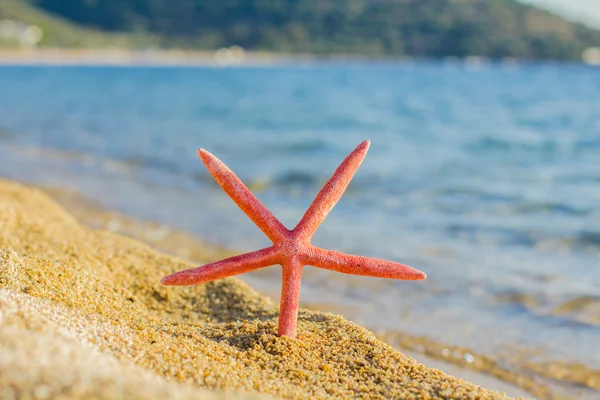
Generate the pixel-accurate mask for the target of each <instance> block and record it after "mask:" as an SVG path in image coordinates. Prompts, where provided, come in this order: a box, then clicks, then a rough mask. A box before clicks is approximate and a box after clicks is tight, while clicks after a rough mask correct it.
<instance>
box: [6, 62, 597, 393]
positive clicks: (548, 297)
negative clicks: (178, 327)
mask: <svg viewBox="0 0 600 400" xmlns="http://www.w3.org/2000/svg"><path fill="white" fill-rule="evenodd" d="M367 138H368V139H370V140H371V141H372V143H371V148H370V150H369V153H368V154H367V157H366V159H365V161H364V162H363V164H362V166H361V168H360V170H359V171H358V173H357V174H356V176H355V178H354V180H353V181H352V183H351V185H350V187H349V188H348V190H347V192H346V194H345V195H344V197H343V198H342V199H341V201H340V202H339V203H338V205H337V206H336V207H335V209H334V210H333V212H332V213H331V214H330V216H329V217H328V218H327V220H326V221H325V222H324V223H323V225H322V226H321V227H320V228H319V230H318V231H317V234H316V235H315V237H314V240H313V243H314V244H316V245H318V246H322V247H326V248H331V249H335V250H340V251H345V252H349V253H353V254H360V255H366V256H375V257H379V258H388V259H390V260H394V261H398V262H402V263H405V264H409V265H411V266H413V267H415V268H418V269H420V270H422V271H425V272H426V273H427V275H428V278H427V280H426V281H423V282H400V281H389V280H380V279H375V278H364V277H353V276H346V275H342V274H335V273H332V272H328V271H321V270H316V269H315V268H310V267H307V268H305V269H304V280H303V286H302V296H301V299H302V302H303V304H305V305H313V306H314V307H316V308H323V309H327V308H329V309H333V310H335V311H336V312H339V313H341V314H342V315H344V316H345V317H347V318H349V319H352V320H353V321H356V322H358V323H360V324H362V325H364V326H366V327H368V328H370V329H373V330H374V331H376V332H397V333H400V334H403V335H408V336H410V337H421V338H425V339H427V340H431V341H432V342H435V343H440V344H443V345H444V344H445V345H448V346H457V347H460V348H463V349H467V351H468V352H467V353H461V356H464V357H465V360H466V362H472V361H473V357H475V356H474V355H477V356H483V357H486V358H489V359H491V360H494V361H495V362H497V363H499V364H502V365H504V366H505V367H506V368H508V369H511V368H513V369H516V370H519V368H521V371H526V373H528V374H531V375H532V376H534V378H535V379H538V380H539V381H541V382H546V384H548V385H549V386H553V387H554V389H556V390H558V392H560V393H562V394H566V395H570V396H576V397H577V396H578V397H581V398H588V397H589V398H594V396H597V395H598V393H599V392H600V389H599V387H600V372H599V371H600V69H598V68H596V69H594V68H589V67H585V66H581V65H570V64H521V65H511V66H510V68H507V67H505V66H502V65H501V64H498V65H496V64H490V65H487V66H482V67H481V68H479V69H477V70H473V69H469V68H465V67H462V66H457V65H455V64H452V65H449V64H443V63H383V62H370V63H368V62H364V63H350V62H348V63H313V64H305V65H280V66H272V67H260V68H259V67H246V68H244V67H239V68H220V69H215V68H209V67H205V68H137V67H129V68H118V67H39V66H38V67H35V66H33V67H3V68H0V175H2V176H5V177H10V178H13V179H18V180H24V181H28V182H33V183H38V184H44V185H58V186H62V187H69V188H73V189H76V190H77V191H79V192H81V193H82V194H84V195H87V196H89V197H91V198H93V199H94V200H96V201H98V202H99V203H100V204H102V205H104V206H105V207H107V208H110V209H116V210H119V211H122V212H126V213H129V214H131V215H133V216H136V217H139V218H143V219H151V220H156V221H160V222H162V223H164V224H166V225H168V226H171V227H176V228H181V229H186V230H188V231H190V232H192V233H194V234H196V235H198V236H199V237H200V238H201V239H203V240H204V241H206V242H208V243H216V244H222V245H226V246H229V247H232V248H235V249H239V250H240V251H246V250H253V249H256V248H259V247H262V246H267V245H268V244H269V242H268V240H267V239H266V237H264V235H263V234H262V233H261V232H260V231H259V230H258V229H257V228H256V227H255V226H254V225H253V223H252V222H250V221H249V220H248V218H247V217H246V216H245V215H244V214H243V213H242V212H241V211H240V210H238V209H237V207H236V206H235V204H234V203H233V202H232V201H231V200H230V199H229V198H228V197H227V195H226V194H225V193H224V192H222V190H221V189H220V188H219V186H218V185H217V184H216V183H215V182H214V181H213V180H212V178H211V177H210V175H209V174H208V173H207V171H206V170H205V168H204V166H203V165H202V163H201V162H200V160H199V159H198V157H197V155H196V150H197V149H198V148H200V147H202V148H205V149H207V150H209V151H210V152H212V153H213V154H215V155H216V156H217V157H219V158H220V159H221V160H222V161H224V162H225V163H226V164H227V165H228V166H229V167H230V168H231V169H232V170H233V171H234V172H236V173H237V174H238V176H239V177H240V178H241V179H242V180H243V181H244V182H245V183H246V184H247V185H248V186H249V187H250V188H251V189H252V190H253V192H254V193H255V194H256V195H257V197H258V198H259V199H260V200H261V201H263V202H264V204H265V205H266V206H267V207H268V208H269V209H270V210H271V211H272V212H273V213H274V214H275V215H276V216H277V217H278V218H280V219H281V221H282V222H283V223H284V224H285V225H286V226H287V227H288V228H292V227H293V226H294V225H295V223H297V221H298V220H299V219H300V218H301V216H302V214H303V212H304V211H305V209H306V208H307V207H308V205H309V204H310V202H311V201H312V199H313V198H314V196H315V195H316V193H317V192H318V191H319V189H320V188H321V186H322V185H323V183H324V182H325V181H326V180H327V179H328V178H329V176H330V175H331V173H332V172H333V171H334V170H335V168H336V167H337V165H338V164H339V163H340V162H341V160H342V159H343V158H344V157H345V156H346V155H347V154H348V153H350V151H352V150H353V149H354V147H355V146H357V145H358V144H359V143H360V142H361V141H363V140H364V139H367ZM279 277H280V275H279V271H278V268H277V267H272V268H271V269H269V270H263V271H261V272H259V273H256V274H252V275H249V276H242V278H243V279H246V280H247V281H248V282H249V283H250V284H251V285H252V286H254V287H255V288H256V289H257V290H259V291H261V292H263V293H266V294H269V295H271V296H273V297H276V296H277V293H278V291H279V288H280V280H279V279H280V278H279ZM442 352H443V351H442ZM465 354H466V355H465ZM467 355H468V356H467ZM447 356H448V354H447V352H446V354H442V357H441V358H443V357H447ZM558 364H560V365H563V366H564V368H566V370H574V369H576V368H579V369H578V371H579V372H578V374H579V375H578V376H579V377H580V378H577V379H573V378H564V376H565V374H563V375H561V374H560V373H556V374H550V375H548V374H545V372H543V371H544V370H548V368H549V367H548V366H549V365H558ZM531 365H535V366H536V368H530V367H528V366H531ZM523 373H525V372H523ZM567 375H568V374H567ZM581 377H582V378H581Z"/></svg>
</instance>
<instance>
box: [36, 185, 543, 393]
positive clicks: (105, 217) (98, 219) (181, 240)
mask: <svg viewBox="0 0 600 400" xmlns="http://www.w3.org/2000/svg"><path fill="white" fill-rule="evenodd" d="M36 187H39V189H41V190H43V191H44V192H45V193H46V194H48V195H49V196H50V197H51V198H52V199H53V200H54V201H56V202H57V203H58V204H60V205H61V206H62V207H64V208H65V209H66V210H68V212H69V213H70V214H71V215H73V216H74V217H75V218H76V219H77V220H78V221H79V222H80V223H82V224H84V225H85V226H88V227H90V228H93V229H106V230H109V231H111V232H114V233H117V234H122V235H126V236H128V237H131V238H133V239H136V240H141V241H143V242H145V243H147V244H149V245H150V246H152V247H153V248H156V249H158V250H160V251H164V252H166V253H167V254H169V255H173V256H176V257H180V258H183V259H185V260H188V261H190V262H194V263H201V262H211V261H215V260H217V259H220V258H224V257H230V256H233V255H237V254H239V253H240V251H235V250H233V249H227V248H225V247H221V246H215V245H212V244H211V245H207V244H205V243H204V242H203V241H202V239H200V238H198V237H196V236H194V235H192V234H190V233H188V232H185V231H182V230H178V229H173V228H171V227H168V226H166V225H163V224H160V223H157V222H153V221H145V220H139V219H136V218H133V217H130V216H127V215H124V214H122V213H120V212H116V211H111V210H107V209H105V208H104V207H102V206H101V205H99V204H96V203H94V202H93V201H92V200H91V199H89V198H86V197H85V196H83V195H81V194H79V193H76V192H74V191H72V190H68V189H63V188H56V187H44V186H36ZM301 308H303V309H309V310H315V311H323V307H314V306H312V305H310V306H308V308H307V305H301ZM325 310H326V311H330V312H333V313H334V314H337V313H338V312H339V310H337V309H336V307H335V306H331V305H327V306H326V307H325ZM376 336H377V337H378V338H379V339H380V340H382V341H384V342H385V343H388V344H390V345H392V347H394V348H395V349H397V350H398V351H401V352H402V353H403V354H405V355H408V356H410V357H412V358H414V359H415V360H417V361H419V362H420V363H422V364H423V365H425V366H426V367H429V368H436V369H440V370H442V371H444V372H445V373H447V374H449V375H452V376H455V377H457V378H461V379H465V380H467V381H469V382H471V383H474V384H476V385H479V386H482V387H486V388H489V389H491V390H495V391H498V392H501V393H502V392H504V393H506V394H508V395H510V396H513V397H531V395H530V394H529V393H528V392H527V391H526V390H525V389H524V388H521V387H519V386H517V385H515V382H514V380H513V382H510V381H507V380H503V379H500V378H498V377H496V376H494V374H492V373H486V372H485V371H484V370H481V369H478V368H464V367H462V366H460V365H457V364H456V363H452V362H449V360H443V359H439V358H434V357H431V355H428V354H426V353H423V352H417V351H415V348H416V347H418V346H414V345H413V346H399V344H401V342H399V341H395V340H393V338H392V337H391V336H393V335H388V334H383V335H381V334H377V335H376ZM421 344H425V343H421ZM467 365H468V364H467ZM490 372H491V371H490ZM504 376H511V375H510V374H508V375H506V374H505V375H504ZM521 383H526V382H525V381H523V382H521ZM525 386H527V385H525ZM529 388H530V389H533V392H534V393H535V392H538V391H539V390H540V389H539V388H536V387H535V386H534V385H530V386H529Z"/></svg>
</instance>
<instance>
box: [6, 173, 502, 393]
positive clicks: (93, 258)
mask: <svg viewBox="0 0 600 400" xmlns="http://www.w3.org/2000/svg"><path fill="white" fill-rule="evenodd" d="M190 267H191V265H190V264H188V263H187V262H185V261H183V260H180V259H177V258H174V257H171V256H167V255H164V254H161V253H159V252H158V251H156V250H154V249H152V248H151V247H149V246H148V245H146V244H143V243H141V242H138V241H136V240H133V239H130V238H127V237H124V236H120V235H117V234H115V233H111V232H108V231H103V230H92V229H90V228H87V227H85V226H83V225H81V224H80V223H79V222H78V221H77V220H76V219H75V218H74V217H72V216H71V215H70V214H68V213H67V212H66V211H65V210H63V209H62V208H61V207H60V206H58V205H57V204H56V203H54V202H53V201H52V200H51V199H50V198H49V197H48V196H47V195H46V194H44V193H42V192H41V191H39V190H37V189H33V188H29V187H25V186H22V185H20V184H17V183H13V182H8V181H2V180H0V398H2V399H4V398H8V399H11V398H21V399H25V398H127V399H137V398H173V399H177V398H182V399H184V398H192V397H193V398H208V399H210V398H223V397H225V398H256V397H263V398H264V397H267V398H268V397H271V396H270V395H274V396H276V397H283V398H328V397H337V398H351V397H352V398H406V399H451V398H453V399H454V398H466V399H503V398H507V397H505V396H503V395H500V394H498V393H497V392H493V391H489V390H486V389H483V388H480V387H478V386H476V385H473V384H470V383H468V382H465V381H463V380H460V379H456V378H454V377H452V376H450V375H446V374H444V373H443V372H441V371H439V370H436V369H428V368H426V367H424V366H423V365H421V364H419V363H417V362H416V361H415V360H413V359H412V358H410V357H407V356H405V355H403V354H401V353H400V352H398V351H396V350H394V349H393V348H392V347H390V346H389V345H387V344H385V343H383V342H381V341H379V340H378V339H377V338H375V336H374V335H373V333H372V332H370V331H368V330H366V329H364V328H362V327H360V326H358V325H356V324H354V323H352V322H350V321H347V320H344V319H343V318H341V317H339V316H335V315H332V314H328V313H320V312H315V311H306V310H301V312H300V317H299V323H298V339H297V340H295V339H289V338H279V337H277V336H276V335H275V333H276V325H277V313H278V311H277V305H276V304H273V302H272V301H271V300H269V299H268V298H266V297H264V296H262V295H260V294H259V293H257V292H255V291H254V290H253V289H252V288H251V287H249V286H248V285H246V284H244V283H243V282H241V281H240V280H238V279H235V278H229V279H224V280H221V281H217V282H212V283H209V284H204V285H197V286H193V287H184V288H173V287H164V286H161V285H160V283H159V280H160V278H161V277H163V276H165V275H167V274H169V273H172V272H174V271H178V270H181V269H186V268H190Z"/></svg>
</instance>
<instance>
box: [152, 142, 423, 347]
mask: <svg viewBox="0 0 600 400" xmlns="http://www.w3.org/2000/svg"><path fill="white" fill-rule="evenodd" d="M369 144H370V142H369V141H368V140H365V141H364V142H362V143H361V144H360V145H358V147H357V148H356V149H355V150H354V151H353V152H352V153H350V155H349V156H348V157H346V159H345V160H344V161H343V162H342V163H341V164H340V166H339V167H338V168H337V169H336V171H335V173H334V174H333V176H332V177H331V178H330V179H329V181H328V182H327V183H326V184H325V186H324V187H323V189H321V191H320V192H319V194H318V195H317V197H316V198H315V200H314V201H313V202H312V204H311V205H310V207H309V208H308V210H307V211H306V213H305V214H304V216H303V217H302V219H301V220H300V222H299V223H298V225H296V227H295V228H294V229H292V230H289V229H287V228H286V227H285V226H283V224H282V223H281V222H279V220H278V219H277V218H275V217H274V216H273V214H271V212H270V211H269V210H268V209H267V208H266V207H265V206H264V205H263V204H262V203H261V202H260V201H259V200H258V199H257V198H256V197H254V195H253V194H252V193H251V192H250V190H248V188H247V187H246V186H245V185H244V184H243V183H242V181H241V180H240V179H239V178H238V177H237V176H236V175H235V174H234V173H233V172H232V171H231V170H230V169H229V168H227V166H225V164H223V163H222V162H221V161H220V160H219V159H218V158H216V157H215V156H213V155H212V154H210V153H209V152H208V151H206V150H204V149H200V150H198V155H199V156H200V158H201V159H202V162H203V163H204V165H205V166H206V168H207V169H208V171H209V172H210V173H211V174H212V176H213V177H214V178H215V180H216V181H217V182H218V183H219V185H221V187H222V188H223V190H225V192H226V193H227V194H228V195H229V197H231V198H232V199H233V201H235V203H236V204H237V205H238V206H239V207H240V208H241V209H242V211H244V212H245V213H246V215H248V217H250V219H251V220H252V221H253V222H254V223H255V224H256V225H257V226H258V227H259V228H260V229H261V230H262V231H263V232H264V233H265V234H266V235H267V236H268V237H269V239H271V241H272V242H273V246H270V247H267V248H265V249H262V250H257V251H253V252H251V253H246V254H242V255H239V256H235V257H230V258H226V259H224V260H221V261H217V262H214V263H210V264H206V265H204V266H202V267H198V268H192V269H188V270H185V271H180V272H177V273H174V274H172V275H169V276H166V277H165V278H163V279H162V280H161V283H162V284H164V285H195V284H197V283H203V282H209V281H213V280H215V279H221V278H226V277H228V276H233V275H238V274H241V273H244V272H249V271H254V270H256V269H259V268H263V267H267V266H270V265H274V264H280V265H281V266H282V268H283V282H282V287H281V304H280V308H279V336H288V337H291V338H293V337H295V336H296V322H297V319H298V305H299V302H300V280H301V278H302V267H303V266H305V265H314V266H316V267H319V268H324V269H330V270H332V271H338V272H343V273H345V274H353V275H365V276H374V277H379V278H391V279H404V280H420V279H425V277H426V275H425V273H423V272H421V271H418V270H416V269H414V268H411V267H409V266H407V265H403V264H398V263H395V262H391V261H385V260H380V259H377V258H370V257H362V256H354V255H350V254H345V253H340V252H337V251H332V250H325V249H321V248H319V247H315V246H313V245H311V244H310V239H311V238H312V236H313V234H314V233H315V231H316V230H317V228H318V227H319V225H320V224H321V223H322V222H323V220H324V219H325V217H327V214H329V212H330V211H331V210H332V209H333V207H334V206H335V204H336V203H337V202H338V200H339V199H340V198H341V197H342V194H343V193H344V191H345V190H346V187H347V186H348V184H349V183H350V181H351V180H352V177H353V176H354V173H355V172H356V170H357V169H358V167H359V166H360V164H361V162H362V160H363V159H364V158H365V155H366V154H367V150H368V149H369Z"/></svg>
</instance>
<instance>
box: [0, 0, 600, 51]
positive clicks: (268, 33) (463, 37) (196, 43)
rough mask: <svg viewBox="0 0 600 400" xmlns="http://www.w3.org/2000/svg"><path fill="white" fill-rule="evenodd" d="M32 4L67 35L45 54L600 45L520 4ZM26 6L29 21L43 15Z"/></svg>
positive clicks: (185, 0)
mask: <svg viewBox="0 0 600 400" xmlns="http://www.w3.org/2000/svg"><path fill="white" fill-rule="evenodd" d="M23 1H26V0H2V2H9V3H20V2H23ZM27 1H28V2H29V3H30V4H31V5H34V6H35V7H38V8H39V9H41V10H44V11H45V12H47V13H50V14H52V15H57V16H60V17H61V18H60V19H56V18H53V19H52V21H58V22H59V24H60V25H57V26H60V27H61V30H60V32H63V33H64V35H63V34H61V35H59V33H58V32H59V31H58V28H56V29H57V30H56V33H55V34H53V35H50V36H49V37H48V38H47V39H45V41H44V42H43V44H46V45H53V44H56V43H59V42H60V41H61V40H62V41H64V42H69V43H76V42H77V40H74V39H69V40H66V39H64V36H67V33H66V32H67V31H69V32H85V35H83V36H81V35H80V34H79V33H77V34H76V36H81V37H86V38H87V37H88V35H89V41H90V42H95V41H97V42H102V40H100V38H99V37H98V36H96V35H97V32H96V31H98V30H100V31H104V32H111V36H110V38H111V39H110V40H113V41H114V40H117V38H120V40H123V41H125V42H127V43H134V44H140V43H141V42H143V40H138V41H137V43H136V40H134V38H147V37H149V36H150V37H154V38H156V39H153V40H149V39H148V40H147V41H149V42H154V43H157V44H159V45H161V46H164V47H171V46H179V47H187V48H195V49H216V48H219V47H224V46H231V45H239V46H242V47H244V48H246V49H249V50H261V51H274V52H288V53H298V52H299V53H317V54H330V53H345V54H365V55H376V56H386V55H391V56H404V55H407V56H415V57H446V56H459V57H464V56H469V55H479V56H488V57H492V58H503V57H517V58H524V59H565V60H567V59H579V58H580V56H581V53H582V51H583V50H584V49H585V48H587V47H590V46H598V45H600V31H596V30H593V29H590V28H588V27H586V26H584V25H582V24H576V23H571V22H567V21H565V20H564V19H562V18H560V17H558V16H555V15H552V14H550V13H548V12H546V11H543V10H540V9H538V8H535V7H532V6H528V5H524V4H521V3H518V2H517V1H515V0H27ZM21 6H22V7H24V8H27V9H28V10H29V11H30V12H31V13H32V15H33V14H34V13H35V15H39V16H40V18H41V17H42V15H43V14H42V13H41V12H40V11H39V10H36V9H35V8H34V7H31V6H29V5H26V4H21ZM1 13H2V11H1V9H0V15H1ZM45 18H50V17H47V16H46V17H45ZM67 20H68V21H70V22H67ZM47 21H50V20H49V19H48V20H47ZM75 24H76V25H75ZM79 26H85V27H87V29H86V30H85V31H82V30H81V29H82V28H80V27H79ZM67 28H68V29H67ZM94 30H96V31H94ZM117 34H118V35H121V36H114V35H117ZM96 37H97V38H98V39H97V40H96V39H94V40H92V38H96ZM158 38H160V39H158ZM59 39H60V40H59ZM103 40H106V39H103Z"/></svg>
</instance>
